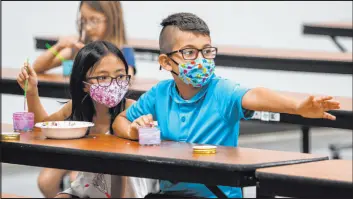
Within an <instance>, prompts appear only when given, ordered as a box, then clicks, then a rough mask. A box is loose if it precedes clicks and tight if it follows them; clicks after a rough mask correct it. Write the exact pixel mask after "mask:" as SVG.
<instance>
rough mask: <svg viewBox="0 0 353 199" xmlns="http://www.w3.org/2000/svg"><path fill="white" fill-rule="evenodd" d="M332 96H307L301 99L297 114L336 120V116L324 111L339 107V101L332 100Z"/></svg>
mask: <svg viewBox="0 0 353 199" xmlns="http://www.w3.org/2000/svg"><path fill="white" fill-rule="evenodd" d="M332 98H333V97H331V96H327V97H317V98H315V97H314V96H309V97H308V98H307V99H305V100H303V101H302V102H301V103H300V104H299V105H298V107H297V111H296V112H297V114H298V115H301V116H302V117H307V118H324V119H329V120H336V117H335V116H333V115H331V114H329V113H327V112H326V111H329V110H334V109H339V108H340V103H339V102H337V101H333V100H332Z"/></svg>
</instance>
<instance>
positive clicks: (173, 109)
mask: <svg viewBox="0 0 353 199" xmlns="http://www.w3.org/2000/svg"><path fill="white" fill-rule="evenodd" d="M248 90H249V89H247V88H243V87H241V86H240V85H239V84H237V83H235V82H232V81H230V80H226V79H222V78H218V77H215V75H213V76H212V80H211V81H210V82H209V83H208V84H207V85H206V86H204V87H202V88H201V90H200V91H199V92H198V93H197V94H196V95H195V96H194V97H192V98H191V99H190V100H184V99H183V98H182V97H181V96H180V95H179V94H178V92H177V90H176V85H175V82H174V80H165V81H161V82H159V83H158V84H157V85H155V86H154V87H153V88H152V89H151V90H149V91H147V92H146V93H145V94H143V95H142V96H141V97H140V98H139V100H138V101H137V102H136V103H135V104H133V105H132V106H130V107H129V109H128V110H127V112H126V115H127V119H128V120H129V121H131V122H132V121H134V120H135V119H137V118H138V117H140V116H142V115H147V114H152V115H153V119H154V120H157V121H158V126H159V128H160V130H161V139H162V140H172V141H177V142H188V143H199V144H212V145H222V146H234V147H235V146H237V145H238V135H239V123H240V120H241V119H249V118H250V117H252V115H253V111H248V110H245V109H243V108H242V97H243V96H244V94H245V93H246V92H247V91H248ZM160 187H161V191H162V192H165V193H168V192H169V194H170V193H175V194H180V193H182V194H187V195H192V196H195V197H211V198H213V197H215V195H214V194H213V193H212V192H211V191H209V189H208V188H207V187H206V186H205V185H203V184H198V183H183V182H181V183H176V184H173V183H172V182H170V181H165V180H161V182H160ZM219 188H220V189H221V190H222V191H223V192H224V193H225V194H226V195H227V196H228V197H230V198H233V197H235V198H236V197H242V193H241V189H240V188H236V187H227V186H219ZM178 192H179V193H178Z"/></svg>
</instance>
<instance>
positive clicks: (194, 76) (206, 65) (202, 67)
mask: <svg viewBox="0 0 353 199" xmlns="http://www.w3.org/2000/svg"><path fill="white" fill-rule="evenodd" d="M172 60H173V59H172ZM173 61H174V60H173ZM174 62H175V63H177V62H176V61H174ZM177 64H178V63H177ZM178 66H179V74H177V73H175V72H174V71H172V72H173V73H174V74H176V75H178V76H179V78H180V79H181V80H183V82H185V83H186V84H191V85H192V86H193V87H202V86H204V85H206V84H207V83H208V82H209V80H210V79H211V76H212V74H213V73H214V69H215V67H216V66H215V63H214V61H213V59H211V60H209V59H205V58H198V59H195V60H194V61H190V62H187V63H185V64H178Z"/></svg>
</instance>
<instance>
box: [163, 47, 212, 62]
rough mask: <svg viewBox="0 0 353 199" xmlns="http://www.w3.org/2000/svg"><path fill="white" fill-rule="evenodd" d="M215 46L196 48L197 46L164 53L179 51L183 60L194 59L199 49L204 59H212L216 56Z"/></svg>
mask: <svg viewBox="0 0 353 199" xmlns="http://www.w3.org/2000/svg"><path fill="white" fill-rule="evenodd" d="M217 50H218V49H217V48H216V47H206V48H203V49H197V48H184V49H180V50H176V51H173V52H170V53H166V55H168V56H170V55H172V54H174V53H177V52H180V53H181V55H182V56H183V58H184V60H195V59H196V58H197V56H198V54H199V52H200V51H201V54H202V56H203V58H205V59H214V58H216V55H217Z"/></svg>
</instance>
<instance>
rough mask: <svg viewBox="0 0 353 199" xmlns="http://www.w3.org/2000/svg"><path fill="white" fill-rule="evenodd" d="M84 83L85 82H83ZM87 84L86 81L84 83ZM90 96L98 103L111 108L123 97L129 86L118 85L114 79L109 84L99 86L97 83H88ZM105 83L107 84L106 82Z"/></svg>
mask: <svg viewBox="0 0 353 199" xmlns="http://www.w3.org/2000/svg"><path fill="white" fill-rule="evenodd" d="M85 83H86V82H85ZM86 84H88V83H86ZM90 85H91V87H90V92H89V94H90V96H91V98H92V99H93V100H94V101H96V102H97V103H99V104H103V105H105V106H107V107H109V108H112V107H114V106H116V105H118V104H119V103H120V101H121V100H122V99H123V98H124V96H125V94H126V92H127V91H128V88H129V86H128V85H127V86H120V85H118V84H117V83H116V81H114V82H112V83H111V84H110V86H100V85H99V84H90ZM106 85H109V83H107V84H106Z"/></svg>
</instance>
